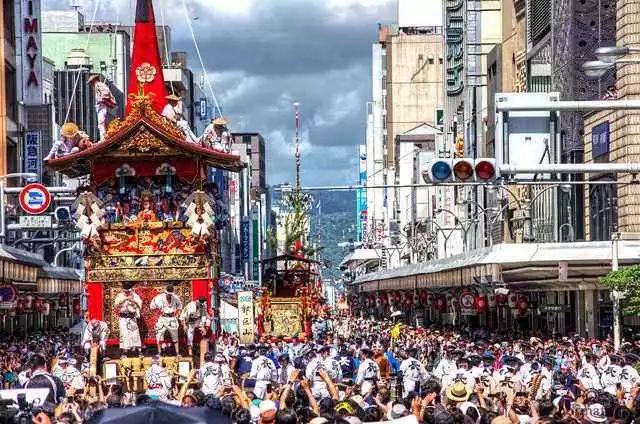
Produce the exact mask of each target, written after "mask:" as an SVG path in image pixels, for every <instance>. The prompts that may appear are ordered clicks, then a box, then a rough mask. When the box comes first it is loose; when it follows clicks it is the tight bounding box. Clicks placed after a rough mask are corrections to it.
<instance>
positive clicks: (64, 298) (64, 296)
mask: <svg viewBox="0 0 640 424" xmlns="http://www.w3.org/2000/svg"><path fill="white" fill-rule="evenodd" d="M58 303H59V305H60V308H66V307H67V306H69V298H68V297H67V294H66V293H62V294H61V295H60V297H59V298H58Z"/></svg>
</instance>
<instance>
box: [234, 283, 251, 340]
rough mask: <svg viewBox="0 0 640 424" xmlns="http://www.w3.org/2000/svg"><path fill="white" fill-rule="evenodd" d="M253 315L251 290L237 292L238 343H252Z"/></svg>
mask: <svg viewBox="0 0 640 424" xmlns="http://www.w3.org/2000/svg"><path fill="white" fill-rule="evenodd" d="M254 321H255V319H254V315H253V292H250V291H241V292H238V333H239V335H240V344H241V345H242V344H243V345H250V344H253V343H254V341H255V340H254V331H253V324H254Z"/></svg>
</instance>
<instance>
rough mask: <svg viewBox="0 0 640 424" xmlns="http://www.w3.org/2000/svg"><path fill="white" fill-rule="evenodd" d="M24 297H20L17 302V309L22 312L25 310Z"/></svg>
mask: <svg viewBox="0 0 640 424" xmlns="http://www.w3.org/2000/svg"><path fill="white" fill-rule="evenodd" d="M24 307H25V305H24V299H23V298H19V299H18V300H17V302H16V311H17V312H18V313H19V314H21V313H23V312H24Z"/></svg>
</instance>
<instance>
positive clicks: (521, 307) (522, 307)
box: [516, 296, 529, 314]
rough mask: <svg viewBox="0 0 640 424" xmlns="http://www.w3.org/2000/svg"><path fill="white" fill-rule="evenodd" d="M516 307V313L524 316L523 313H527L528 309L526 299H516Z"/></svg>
mask: <svg viewBox="0 0 640 424" xmlns="http://www.w3.org/2000/svg"><path fill="white" fill-rule="evenodd" d="M516 306H517V308H518V311H519V312H520V313H521V314H524V313H525V312H527V308H528V307H529V302H528V301H527V298H526V297H524V296H520V297H519V298H518V302H517V305H516Z"/></svg>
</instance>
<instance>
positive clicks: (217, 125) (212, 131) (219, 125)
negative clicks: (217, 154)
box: [200, 116, 231, 152]
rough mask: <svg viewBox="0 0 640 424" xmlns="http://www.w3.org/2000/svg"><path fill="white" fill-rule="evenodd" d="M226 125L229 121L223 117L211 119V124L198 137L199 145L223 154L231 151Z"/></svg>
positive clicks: (229, 136)
mask: <svg viewBox="0 0 640 424" xmlns="http://www.w3.org/2000/svg"><path fill="white" fill-rule="evenodd" d="M227 124H229V120H228V119H227V118H225V117H223V116H219V117H217V118H212V119H211V123H210V124H209V125H207V128H205V129H204V132H203V133H202V136H200V144H201V145H202V146H204V147H209V148H211V149H215V150H220V151H223V152H229V151H231V135H230V134H229V129H228V128H227Z"/></svg>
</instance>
